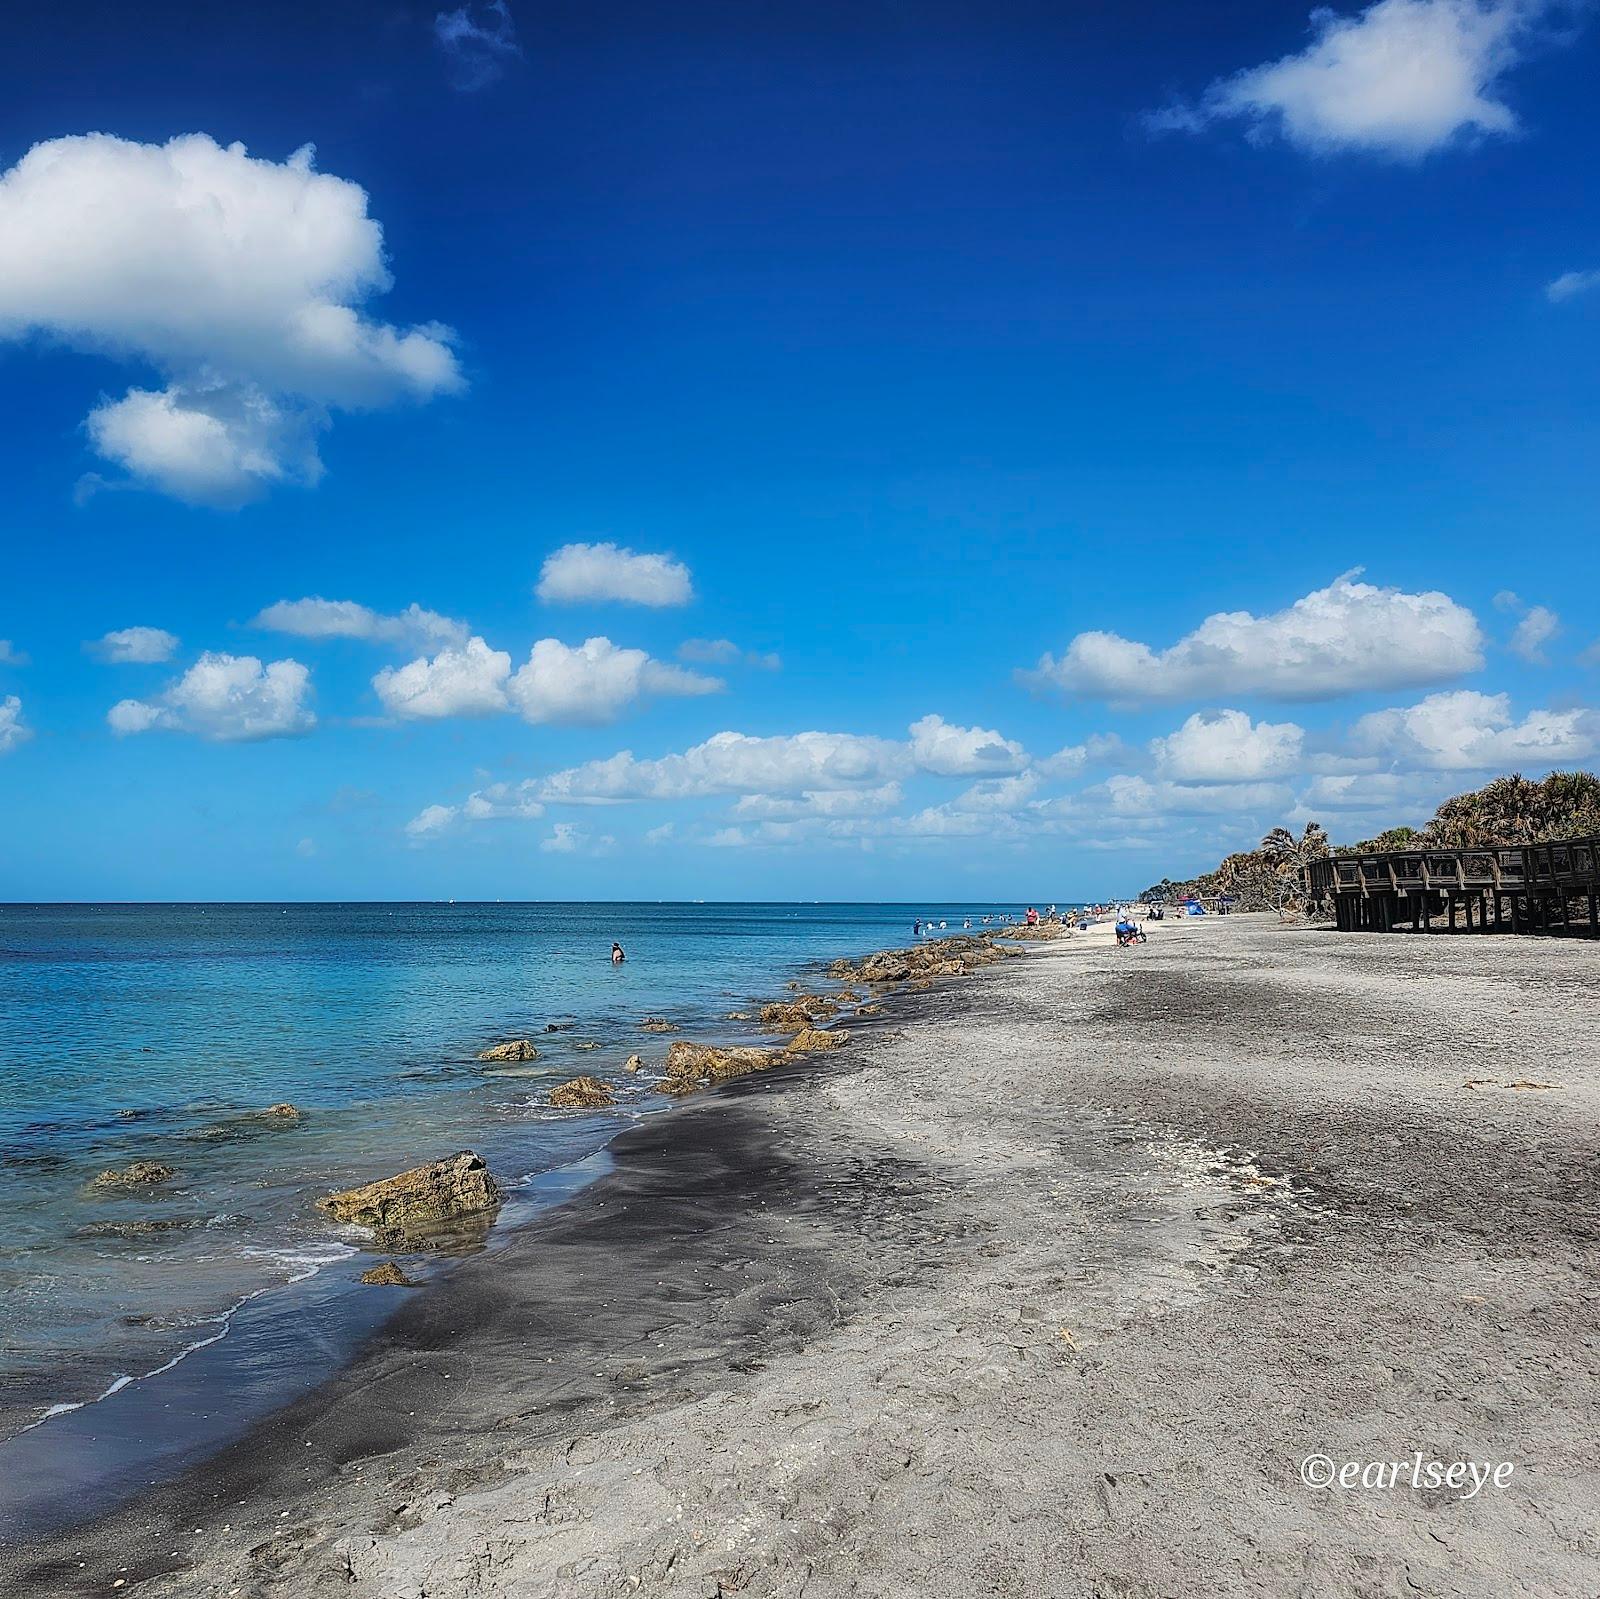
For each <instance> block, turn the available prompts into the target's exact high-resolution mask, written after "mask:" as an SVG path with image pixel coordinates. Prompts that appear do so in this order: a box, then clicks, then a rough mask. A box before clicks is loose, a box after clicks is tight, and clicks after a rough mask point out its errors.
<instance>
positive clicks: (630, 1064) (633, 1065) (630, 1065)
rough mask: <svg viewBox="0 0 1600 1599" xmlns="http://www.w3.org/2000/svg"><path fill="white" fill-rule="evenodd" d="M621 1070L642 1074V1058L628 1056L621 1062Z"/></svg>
mask: <svg viewBox="0 0 1600 1599" xmlns="http://www.w3.org/2000/svg"><path fill="white" fill-rule="evenodd" d="M622 1069H623V1071H625V1072H642V1071H643V1070H644V1056H643V1055H630V1056H629V1057H628V1058H627V1059H626V1060H625V1061H623V1063H622Z"/></svg>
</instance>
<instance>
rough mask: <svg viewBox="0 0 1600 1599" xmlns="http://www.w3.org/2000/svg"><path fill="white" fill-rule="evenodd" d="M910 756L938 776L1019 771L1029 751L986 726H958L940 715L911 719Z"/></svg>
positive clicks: (986, 774)
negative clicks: (912, 720)
mask: <svg viewBox="0 0 1600 1599" xmlns="http://www.w3.org/2000/svg"><path fill="white" fill-rule="evenodd" d="M910 733H911V759H912V760H913V761H914V762H915V763H916V765H917V766H918V767H919V768H920V769H921V770H922V771H924V772H933V773H936V774H937V775H939V776H941V777H986V776H999V775H1003V774H1005V773H1008V772H1020V771H1021V770H1022V768H1023V767H1024V766H1026V765H1027V764H1028V753H1027V751H1026V750H1024V749H1023V747H1022V746H1021V745H1020V744H1018V743H1017V742H1016V741H1015V740H1014V739H1009V738H1003V737H1002V736H1001V735H1000V734H999V733H996V732H993V731H991V730H990V729H989V728H986V727H957V726H956V725H955V724H954V723H951V722H947V721H945V719H944V718H943V717H942V716H933V715H930V716H924V717H922V718H921V719H920V720H919V721H916V722H913V723H912V724H911V727H910Z"/></svg>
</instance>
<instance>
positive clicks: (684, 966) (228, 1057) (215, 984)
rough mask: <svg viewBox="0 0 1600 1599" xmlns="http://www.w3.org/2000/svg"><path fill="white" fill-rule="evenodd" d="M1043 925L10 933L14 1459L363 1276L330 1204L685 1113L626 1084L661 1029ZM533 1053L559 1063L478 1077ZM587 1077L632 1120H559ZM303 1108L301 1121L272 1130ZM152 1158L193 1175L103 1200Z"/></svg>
mask: <svg viewBox="0 0 1600 1599" xmlns="http://www.w3.org/2000/svg"><path fill="white" fill-rule="evenodd" d="M1019 909H1020V907H1016V906H990V905H981V906H967V905H958V906H950V905H938V904H932V905H925V906H916V907H902V906H882V905H812V906H797V905H760V904H750V905H646V904H637V905H614V904H610V905H438V904H422V905H371V904H368V905H287V906H283V905H176V906H175V905H136V906H126V905H107V906H16V905H8V906H0V1214H3V1215H4V1216H5V1217H6V1221H7V1226H6V1228H5V1230H4V1235H3V1237H0V1307H3V1308H0V1392H3V1394H4V1398H3V1400H0V1438H3V1437H5V1436H6V1435H8V1434H14V1433H16V1432H18V1431H19V1430H20V1429H22V1428H24V1427H27V1426H29V1425H30V1424H32V1423H36V1422H38V1421H39V1419H40V1418H41V1417H43V1416H45V1415H47V1414H48V1413H49V1412H50V1410H51V1408H52V1407H60V1406H72V1405H80V1404H84V1403H87V1402H91V1401H94V1400H96V1399H98V1398H99V1397H101V1396H102V1395H103V1394H104V1393H105V1392H106V1391H107V1390H108V1389H114V1390H117V1391H126V1390H127V1388H128V1387H130V1386H131V1384H130V1383H129V1381H128V1380H129V1379H133V1380H134V1381H135V1382H140V1383H153V1382H156V1381H159V1380H160V1379H159V1378H158V1377H154V1376H151V1375H149V1374H152V1373H155V1372H157V1371H158V1370H159V1368H161V1367H162V1366H163V1365H165V1364H166V1363H168V1362H170V1361H171V1360H173V1359H174V1358H175V1357H181V1356H182V1355H183V1354H184V1352H185V1351H187V1350H190V1349H192V1348H195V1347H196V1346H205V1345H206V1344H207V1341H208V1340H212V1339H215V1338H217V1337H218V1336H219V1335H224V1336H225V1335H226V1334H227V1333H228V1331H229V1328H230V1326H231V1325H232V1323H231V1322H230V1321H229V1320H228V1317H229V1315H230V1313H231V1312H233V1311H234V1310H235V1309H236V1307H238V1306H239V1305H240V1304H241V1303H248V1304H251V1305H253V1306H257V1307H259V1306H260V1305H261V1303H262V1299H263V1296H270V1295H273V1294H274V1293H285V1292H293V1291H295V1290H294V1289H293V1288H292V1287H291V1285H294V1284H300V1283H304V1282H305V1281H307V1280H309V1279H311V1278H312V1277H313V1276H315V1275H317V1274H319V1273H324V1274H325V1273H332V1274H334V1275H336V1276H337V1275H341V1274H342V1275H344V1276H346V1277H350V1276H353V1275H354V1270H355V1265H354V1264H352V1263H354V1262H356V1260H357V1257H356V1246H357V1244H358V1243H359V1242H360V1240H359V1239H357V1238H354V1237H352V1236H351V1235H349V1234H348V1233H346V1232H344V1231H341V1230H340V1229H339V1228H337V1227H335V1226H333V1225H331V1224H329V1223H327V1222H325V1221H324V1220H323V1219H322V1218H321V1217H320V1216H318V1214H317V1213H316V1211H315V1209H314V1208H313V1203H312V1202H313V1201H314V1199H315V1198H316V1196H317V1195H318V1194H320V1193H323V1192H326V1191H328V1190H329V1189H332V1188H336V1187H342V1186H347V1185H349V1184H351V1183H355V1182H359V1181H362V1180H365V1179H367V1178H371V1177H375V1176H381V1175H386V1174H388V1173H390V1172H393V1171H396V1170H399V1169H401V1168H402V1167H405V1166H409V1165H414V1164H416V1163H418V1162H420V1161H422V1160H425V1159H429V1158H432V1157H433V1156H436V1155H438V1154H441V1153H449V1152H450V1151H453V1150H455V1149H460V1148H468V1147H470V1148H474V1149H478V1150H480V1151H481V1152H482V1153H483V1154H484V1155H485V1156H486V1158H487V1159H488V1160H489V1162H490V1164H491V1166H492V1167H493V1168H494V1170H495V1172H496V1174H497V1175H498V1176H500V1177H501V1178H502V1179H503V1180H504V1181H506V1182H507V1184H508V1186H510V1187H512V1189H513V1190H515V1189H516V1188H517V1187H518V1186H519V1185H522V1186H526V1187H528V1188H529V1190H530V1191H532V1190H534V1189H537V1188H538V1186H539V1184H540V1182H541V1181H542V1180H543V1179H544V1178H545V1177H546V1176H547V1175H548V1174H550V1173H552V1172H554V1171H556V1170H557V1169H559V1168H563V1167H567V1166H570V1165H572V1164H573V1163H574V1162H579V1161H582V1160H584V1159H585V1157H587V1156H590V1155H592V1154H593V1153H594V1152H595V1151H596V1150H598V1149H600V1148H602V1147H603V1145H604V1144H605V1143H606V1142H607V1141H608V1140H609V1139H610V1138H611V1137H612V1136H614V1135H615V1133H616V1132H617V1131H619V1130H620V1128H621V1127H623V1126H625V1125H627V1124H628V1122H629V1121H630V1120H632V1119H634V1118H637V1117H638V1116H641V1115H647V1114H650V1113H652V1112H653V1111H655V1110H658V1109H660V1108H661V1105H662V1102H661V1101H660V1099H659V1097H658V1096H656V1095H654V1094H653V1093H651V1092H650V1091H649V1089H648V1087H647V1086H644V1085H640V1084H638V1083H637V1081H636V1080H635V1079H630V1078H628V1077H627V1076H626V1074H624V1073H622V1072H621V1071H620V1067H621V1063H622V1061H623V1060H624V1059H625V1058H626V1056H627V1055H628V1054H630V1053H632V1052H634V1051H636V1050H637V1051H639V1052H640V1053H642V1054H643V1055H644V1056H645V1057H646V1059H647V1060H648V1059H651V1058H654V1057H659V1056H660V1055H661V1054H662V1053H664V1046H665V1043H666V1042H667V1040H666V1039H663V1038H660V1037H656V1036H652V1035H650V1034H648V1033H644V1032H642V1031H641V1030H640V1028H639V1025H638V1024H639V1022H640V1020H641V1019H642V1018H644V1017H646V1016H650V1015H658V1016H666V1017H669V1018H671V1019H672V1020H674V1021H676V1022H678V1023H680V1024H681V1026H682V1027H683V1030H684V1032H685V1033H686V1034H689V1035H691V1036H700V1037H707V1036H712V1035H714V1034H722V1035H726V1034H729V1033H735V1032H741V1031H748V1030H749V1029H748V1028H745V1027H742V1026H741V1024H739V1023H735V1022H729V1021H726V1020H725V1019H724V1018H725V1016H726V1013H727V1012H728V1011H730V1010H738V1009H743V1008H747V1005H748V1002H749V1001H751V1000H752V999H761V998H767V997H771V996H773V995H774V994H776V993H777V992H778V991H779V989H780V988H781V985H782V983H783V982H784V981H786V980H787V979H789V978H791V977H794V976H798V975H801V974H802V973H803V972H804V971H805V970H806V968H807V967H809V966H811V965H812V964H814V963H815V962H817V961H822V960H827V959H831V958H833V957H835V956H838V955H842V954H855V953H860V952H863V951H865V950H868V949H874V948H878V947H882V946H884V945H891V944H892V945H903V944H905V943H908V942H910V937H911V923H912V921H913V919H914V918H915V917H918V916H923V917H926V916H928V915H930V914H931V915H933V916H934V917H936V918H942V919H943V920H944V921H945V922H946V923H947V930H948V931H949V932H952V933H953V932H957V931H959V930H960V929H961V925H962V922H963V921H964V920H966V919H967V918H971V920H972V921H973V923H974V924H975V925H980V924H981V918H982V917H983V916H984V915H986V914H992V913H997V912H1009V913H1013V914H1014V913H1016V912H1017V911H1018V910H1019ZM613 938H616V939H620V940H621V942H622V943H623V945H624V946H625V947H626V949H627V952H628V957H629V958H628V961H627V962H626V964H625V965H623V966H621V967H613V966H612V965H611V963H610V961H609V959H608V955H609V950H610V946H611V941H612V939H613ZM551 1024H554V1026H555V1028H556V1029H557V1030H555V1031H547V1028H549V1027H550V1026H551ZM524 1035H526V1036H531V1037H534V1038H535V1039H536V1041H537V1043H538V1046H539V1048H540V1051H541V1057H540V1059H539V1060H538V1061H536V1062H534V1063H531V1064H529V1065H525V1066H519V1067H515V1068H512V1069H510V1070H494V1069H490V1068H486V1067H485V1066H484V1065H483V1064H481V1063H480V1062H479V1061H478V1060H477V1059H476V1056H477V1053H478V1051H479V1050H480V1049H482V1048H483V1047H484V1046H485V1045H486V1044H489V1043H492V1042H495V1041H497V1040H499V1039H502V1038H506V1037H517V1036H524ZM586 1044H587V1045H593V1046H596V1047H593V1048H582V1047H580V1046H583V1045H586ZM580 1071H587V1072H595V1073H597V1074H598V1075H601V1076H608V1077H615V1078H616V1079H618V1080H619V1081H620V1082H621V1083H622V1084H623V1085H624V1092H625V1094H626V1097H625V1098H624V1100H623V1102H622V1103H621V1104H620V1105H619V1107H618V1108H617V1109H616V1110H615V1111H609V1112H604V1113H599V1114H592V1115H590V1114H577V1115H574V1114H572V1113H559V1112H554V1111H551V1110H550V1109H549V1108H548V1106H547V1105H545V1103H544V1096H545V1092H546V1091H547V1089H548V1088H549V1086H550V1084H551V1083H552V1082H555V1081H559V1080H561V1079H562V1078H565V1077H569V1076H572V1075H574V1074H575V1073H577V1072H580ZM281 1101H289V1102H291V1103H293V1104H294V1105H296V1106H298V1107H299V1108H300V1110H301V1112H302V1114H301V1115H300V1116H299V1117H298V1118H274V1117H270V1116H263V1115H261V1114H259V1113H260V1112H262V1111H263V1110H265V1109H266V1108H267V1107H269V1106H271V1105H273V1104H275V1103H278V1102H281ZM136 1159H148V1160H156V1161H160V1162H162V1163H164V1164H166V1165H169V1166H172V1167H175V1168H176V1169H177V1170H178V1172H179V1174H180V1175H179V1177H178V1178H177V1179H175V1180H174V1181H173V1182H171V1183H169V1184H167V1185H164V1186H163V1187H162V1188H161V1189H159V1190H157V1191H154V1192H147V1193H142V1194H136V1195H135V1194H106V1193H97V1192H94V1191H92V1190H90V1189H88V1188H87V1187H86V1185H87V1184H88V1183H89V1182H90V1180H91V1179H92V1178H93V1177H94V1175H95V1174H96V1173H97V1172H99V1171H100V1170H102V1169H103V1168H105V1167H107V1166H111V1165H120V1164H124V1163H126V1162H128V1161H131V1160H136ZM252 1296H254V1297H252ZM63 1413H65V1412H63Z"/></svg>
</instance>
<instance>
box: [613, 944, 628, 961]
mask: <svg viewBox="0 0 1600 1599" xmlns="http://www.w3.org/2000/svg"><path fill="white" fill-rule="evenodd" d="M627 958H628V957H627V956H626V955H624V954H623V953H622V945H620V944H613V945H612V946H611V964H612V965H613V966H620V965H621V964H622V963H623V962H624V961H625V960H626V959H627Z"/></svg>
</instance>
